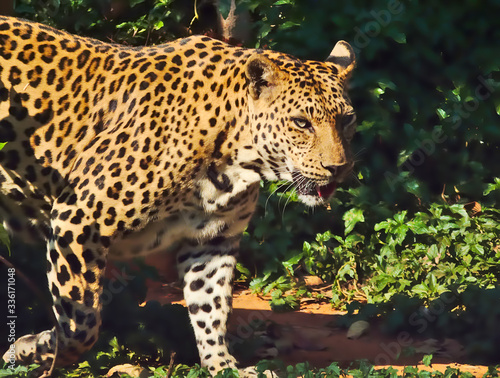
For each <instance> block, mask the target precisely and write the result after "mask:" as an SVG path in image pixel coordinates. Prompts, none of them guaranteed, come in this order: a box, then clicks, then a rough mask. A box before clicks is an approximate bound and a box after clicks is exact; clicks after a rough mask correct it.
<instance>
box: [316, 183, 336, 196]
mask: <svg viewBox="0 0 500 378" xmlns="http://www.w3.org/2000/svg"><path fill="white" fill-rule="evenodd" d="M336 188H337V183H336V182H335V181H333V182H331V183H329V184H328V185H324V186H317V187H316V191H317V192H318V195H319V196H320V197H321V198H326V199H327V198H330V197H331V195H332V194H333V192H334V191H335V189H336Z"/></svg>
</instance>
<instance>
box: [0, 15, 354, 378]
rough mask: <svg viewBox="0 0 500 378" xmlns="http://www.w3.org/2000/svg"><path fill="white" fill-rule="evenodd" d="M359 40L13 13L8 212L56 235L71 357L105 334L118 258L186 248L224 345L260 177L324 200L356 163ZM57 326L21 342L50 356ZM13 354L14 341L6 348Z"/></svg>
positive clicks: (201, 345)
mask: <svg viewBox="0 0 500 378" xmlns="http://www.w3.org/2000/svg"><path fill="white" fill-rule="evenodd" d="M353 66H354V54H353V52H352V49H351V47H350V46H349V45H348V44H347V43H345V42H339V43H338V44H337V45H336V47H335V48H334V50H333V51H332V53H331V55H330V57H329V58H328V59H327V61H326V62H315V61H301V60H298V59H296V58H294V57H292V56H289V55H285V54H281V53H277V52H272V51H262V50H254V49H244V48H240V47H233V46H230V45H227V44H224V43H222V42H220V41H217V40H214V39H211V38H208V37H204V36H193V37H189V38H185V39H180V40H176V41H173V42H171V43H167V44H164V45H159V46H153V47H128V46H120V45H114V44H109V43H104V42H100V41H97V40H93V39H90V38H84V37H79V36H74V35H70V34H68V33H66V32H63V31H58V30H55V29H53V28H50V27H47V26H44V25H40V24H37V23H33V22H29V21H25V20H19V19H14V18H6V17H0V142H6V145H5V147H4V148H3V149H2V150H1V151H0V217H1V218H2V219H3V220H5V222H4V224H5V227H6V228H8V229H9V230H11V231H13V232H17V233H21V234H22V235H25V236H29V237H35V238H39V239H40V238H41V239H44V240H46V242H47V272H48V281H49V288H50V291H51V293H52V296H53V301H54V309H55V313H56V317H57V319H58V322H59V326H60V329H61V332H60V340H59V342H60V343H59V344H60V351H59V354H58V356H57V364H58V365H67V364H70V363H72V362H75V361H77V359H78V357H79V356H80V355H81V353H83V352H84V351H86V350H88V349H90V348H91V347H92V345H93V344H94V343H95V341H96V340H97V337H98V329H99V325H100V323H101V319H100V316H99V312H100V307H101V305H100V301H99V296H100V294H101V292H102V277H103V271H104V268H105V266H106V261H107V259H108V258H126V257H131V256H139V255H146V254H148V253H152V252H157V251H166V252H168V253H175V254H176V257H177V263H178V264H177V265H178V270H179V273H180V276H181V277H182V279H183V281H184V294H185V298H186V302H187V306H188V309H189V314H190V318H191V322H192V325H193V328H194V331H195V335H196V339H197V343H198V350H199V354H200V359H201V363H202V365H204V366H207V367H208V368H209V369H210V370H211V371H212V372H216V371H218V370H220V369H223V368H226V367H234V366H235V359H234V358H233V357H232V356H231V354H230V353H229V352H228V349H227V345H226V339H225V336H226V321H227V317H228V314H229V313H230V311H231V298H232V290H231V281H232V275H233V269H234V266H235V264H236V255H237V251H238V245H239V240H240V236H241V234H242V232H243V230H244V229H245V227H246V226H247V224H248V222H249V220H250V217H251V216H252V213H253V211H254V208H255V204H256V201H257V197H258V189H259V181H260V180H261V179H264V180H287V181H291V182H294V183H295V186H296V188H297V191H298V193H299V195H300V197H301V198H302V200H303V201H304V202H305V203H306V204H309V205H317V204H319V203H321V202H323V201H324V200H325V199H326V198H328V197H329V196H330V195H331V194H332V192H333V190H334V189H335V185H336V183H337V182H339V181H342V180H343V179H344V178H345V177H346V175H348V173H349V172H350V170H351V167H352V164H353V163H352V158H351V155H350V152H349V142H350V139H351V138H352V136H353V133H354V129H355V125H354V115H353V110H352V107H351V105H350V102H349V100H348V98H347V94H346V91H345V85H346V81H347V79H348V77H349V75H350V73H351V70H352V68H353ZM54 343H55V333H54V331H53V330H52V331H50V330H49V331H44V332H42V333H40V334H38V335H28V336H24V337H22V338H20V339H19V340H18V341H17V342H16V358H17V360H18V361H19V362H21V363H25V364H27V363H31V362H37V363H41V364H42V365H47V364H48V363H50V361H51V360H52V359H53V349H54ZM6 356H7V355H6Z"/></svg>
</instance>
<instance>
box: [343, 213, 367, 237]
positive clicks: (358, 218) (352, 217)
mask: <svg viewBox="0 0 500 378" xmlns="http://www.w3.org/2000/svg"><path fill="white" fill-rule="evenodd" d="M342 220H343V221H344V225H345V231H344V232H345V235H347V234H348V233H350V232H351V231H352V230H353V228H354V226H355V225H356V223H358V222H364V221H365V217H364V215H363V209H360V208H357V207H354V208H352V209H351V210H349V211H347V212H346V213H344V215H343V217H342Z"/></svg>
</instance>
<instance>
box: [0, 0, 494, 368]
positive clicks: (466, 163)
mask: <svg viewBox="0 0 500 378" xmlns="http://www.w3.org/2000/svg"><path fill="white" fill-rule="evenodd" d="M198 3H199V4H198V17H197V18H196V17H195V11H194V9H195V7H194V1H183V0H112V1H111V0H110V1H99V0H46V1H44V2H39V1H35V0H17V1H16V7H15V11H16V15H18V16H22V17H25V18H29V19H34V20H37V21H41V22H44V23H47V24H50V25H53V26H56V27H59V28H64V29H66V30H68V31H70V32H76V33H79V34H81V35H89V36H93V37H96V38H100V39H102V40H106V41H115V42H121V43H128V44H134V45H144V44H152V43H161V42H163V41H166V40H170V39H172V38H174V37H179V36H185V35H188V34H189V33H191V32H196V33H205V32H210V33H212V31H213V30H212V29H213V28H214V25H215V23H214V20H215V16H214V13H213V12H211V11H210V9H209V7H208V6H207V4H206V2H203V1H198ZM228 4H229V1H228V0H221V1H220V6H221V9H222V11H223V13H227V9H228ZM238 4H239V10H241V11H249V12H250V15H251V17H252V19H253V24H252V25H253V30H252V32H253V38H252V40H251V41H248V42H247V45H248V46H249V47H265V48H272V49H276V50H280V51H284V52H288V53H291V54H293V55H296V56H298V57H300V58H310V59H320V60H321V59H323V58H324V57H326V56H327V55H328V52H329V51H330V49H331V48H332V46H333V45H334V44H335V42H336V41H337V40H340V39H344V40H347V41H349V42H350V43H351V44H352V46H353V47H354V48H355V50H356V53H357V56H358V66H357V69H356V71H355V72H354V75H353V78H352V82H351V89H350V94H351V97H352V100H353V103H354V106H355V109H356V111H357V115H358V121H359V122H358V123H359V126H358V130H359V132H358V134H357V136H356V138H355V140H354V142H353V151H354V153H355V156H356V160H357V168H356V169H357V171H356V175H355V177H354V176H353V177H352V179H351V180H350V181H349V182H347V183H345V185H343V187H342V188H341V189H339V190H338V191H337V194H336V197H335V198H334V199H333V200H332V201H331V204H330V206H331V208H328V209H326V208H319V209H314V210H311V209H305V208H304V206H303V205H301V204H299V203H297V198H296V195H295V193H294V192H293V190H291V191H290V190H289V191H287V190H286V189H288V186H287V185H280V183H273V184H271V183H263V184H262V185H263V194H262V196H261V198H260V201H259V206H258V209H257V213H256V216H255V217H254V219H253V221H252V223H251V225H250V226H249V228H248V230H247V232H246V234H245V237H244V240H243V243H242V262H243V263H242V264H241V265H239V271H240V277H241V279H249V280H251V286H252V288H254V289H255V290H256V291H264V292H265V293H271V294H272V296H273V297H272V298H273V305H274V306H275V307H276V308H279V309H283V308H295V307H297V306H298V302H299V299H300V297H302V296H317V297H318V299H320V300H330V301H331V302H332V303H333V304H334V305H335V306H338V307H342V306H345V305H346V304H348V303H349V302H350V301H352V300H358V301H361V302H363V303H365V302H368V303H369V305H368V306H365V307H363V306H360V305H359V304H358V302H355V304H353V305H350V307H349V305H348V309H350V310H351V311H354V309H356V311H358V310H359V314H358V316H361V317H363V316H364V317H367V318H370V317H375V316H379V315H380V314H385V315H386V316H389V320H388V321H387V322H386V323H384V324H386V325H391V324H392V326H391V327H392V328H391V329H388V331H391V332H398V331H400V330H401V329H406V328H407V321H408V319H409V317H410V316H411V314H412V313H415V311H417V309H418V308H419V307H421V306H425V305H429V306H431V305H432V303H434V302H433V300H439V298H441V296H443V295H446V294H447V293H448V294H449V293H453V295H454V297H455V298H456V300H455V301H454V302H452V304H453V305H450V306H449V308H447V309H448V310H450V312H449V313H446V314H447V315H443V317H440V319H441V320H439V321H436V322H435V323H434V324H433V326H432V327H430V328H429V329H428V330H429V332H431V331H432V330H434V331H436V330H438V329H439V328H440V327H441V329H448V330H449V332H450V333H451V334H453V333H460V331H461V330H463V329H464V327H466V325H467V324H468V325H470V324H471V323H473V322H476V323H479V324H481V325H484V324H486V325H488V326H485V327H484V328H482V329H474V330H471V329H470V328H468V330H469V331H470V332H467V335H470V336H468V337H470V339H469V340H466V341H465V342H468V343H469V344H470V345H472V346H473V347H474V348H478V349H475V350H476V351H480V353H476V354H475V355H474V353H473V352H471V353H472V355H474V356H475V357H477V356H479V355H481V354H482V355H483V356H485V357H486V358H490V360H491V359H492V358H493V357H494V356H492V351H495V350H498V347H499V346H500V336H499V331H498V327H496V324H497V322H498V320H499V319H500V303H499V301H498V278H499V276H500V268H499V266H500V265H499V263H498V261H499V259H500V211H499V210H498V204H499V203H500V170H499V168H498V164H499V162H500V117H499V113H500V67H499V65H500V51H499V50H498V48H497V44H498V41H499V40H500V29H499V28H498V27H496V25H497V24H498V21H497V18H498V11H500V3H499V2H498V1H496V0H484V1H479V2H476V1H465V2H452V1H450V0H445V1H441V2H439V3H432V4H431V3H429V4H426V5H424V4H422V3H421V2H418V1H415V0H412V1H398V0H390V1H388V2H387V1H383V0H375V1H372V2H370V4H368V3H366V2H363V1H361V0H353V1H346V2H338V1H332V0H241V1H239V2H238ZM271 193H272V195H271ZM478 205H480V206H481V211H480V212H477V211H475V210H474V209H475V208H476V209H477V208H478ZM1 235H2V234H1V233H0V237H1ZM12 249H13V250H14V251H15V246H14V247H13V248H12ZM14 253H15V252H14ZM28 265H29V264H28ZM20 266H23V265H22V264H21V265H20ZM42 274H43V272H41V273H40V275H42ZM306 274H313V275H318V276H320V277H321V278H322V279H323V280H324V281H325V282H326V283H328V284H333V286H332V287H333V289H332V292H331V295H325V294H324V293H323V294H321V295H317V294H314V293H312V292H309V291H308V290H307V289H306V288H305V287H304V286H303V285H302V284H301V283H300V281H299V283H297V280H296V278H300V277H302V276H303V275H306ZM40 282H43V278H41V281H40ZM469 285H473V286H472V287H469V288H467V287H468V286H469ZM471 293H472V294H471ZM495 295H497V296H496V297H495ZM494 298H496V300H495V299H494ZM390 299H393V301H392V302H391V303H390V304H387V302H388V301H389V300H390ZM23 300H24V299H23ZM28 300H29V299H28V298H26V301H28ZM26 308H30V309H31V310H32V313H33V314H37V313H39V312H40V310H39V309H38V308H37V307H36V306H28V305H27V307H26ZM478 309H479V310H478ZM451 310H454V311H453V312H451ZM127 311H129V310H128V309H127ZM161 311H163V310H161ZM141 316H142V315H141ZM146 316H148V315H146ZM169 316H170V315H169ZM33 319H36V316H34V317H33ZM351 320H352V318H351V316H350V315H349V316H348V317H346V320H345V321H346V324H347V323H348V322H350V321H351ZM27 322H28V323H29V321H28V320H27ZM39 322H40V321H37V320H35V323H32V324H28V323H27V324H23V327H24V326H25V327H26V328H30V327H33V329H38V330H40V327H41V325H40V324H38V323H39ZM110 326H113V324H111V325H110ZM118 326H119V325H117V327H118ZM124 327H128V326H124ZM405 327H406V328H405ZM20 328H21V326H20ZM41 328H43V327H41ZM388 328H390V327H389V326H388ZM112 329H113V328H112ZM143 330H144V332H152V331H151V330H148V329H146V328H143ZM451 334H440V335H441V336H443V337H448V336H450V335H451ZM105 340H106V341H105V342H109V338H107V339H105ZM122 341H124V340H120V342H122ZM159 343H160V344H161V343H162V342H161V341H160V342H159ZM478 345H479V346H478ZM142 346H143V345H142ZM128 347H129V348H130V345H129V346H128ZM149 347H150V345H149V346H148V347H147V348H149ZM166 347H167V346H166ZM147 348H146V349H147ZM132 349H133V347H132ZM155 353H156V352H155ZM337 368H338V367H335V366H334V367H333V369H337ZM299 369H301V367H299ZM306 371H307V369H306ZM386 373H387V374H389V375H390V373H388V372H386ZM350 374H353V375H354V373H352V371H351V372H350ZM333 376H335V375H333ZM373 376H377V375H373ZM436 376H438V375H436ZM447 376H450V375H447Z"/></svg>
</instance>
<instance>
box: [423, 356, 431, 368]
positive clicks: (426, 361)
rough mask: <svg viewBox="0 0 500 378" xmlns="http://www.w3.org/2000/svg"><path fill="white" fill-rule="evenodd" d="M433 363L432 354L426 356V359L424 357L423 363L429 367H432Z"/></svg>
mask: <svg viewBox="0 0 500 378" xmlns="http://www.w3.org/2000/svg"><path fill="white" fill-rule="evenodd" d="M431 362H432V354H426V355H425V356H424V357H422V363H423V364H424V365H425V366H427V367H429V366H431Z"/></svg>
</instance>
